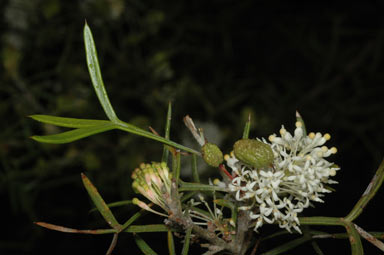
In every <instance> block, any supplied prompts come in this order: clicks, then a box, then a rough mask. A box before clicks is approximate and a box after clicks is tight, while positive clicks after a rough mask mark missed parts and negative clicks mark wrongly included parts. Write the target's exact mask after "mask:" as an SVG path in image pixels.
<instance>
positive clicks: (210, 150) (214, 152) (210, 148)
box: [201, 143, 224, 167]
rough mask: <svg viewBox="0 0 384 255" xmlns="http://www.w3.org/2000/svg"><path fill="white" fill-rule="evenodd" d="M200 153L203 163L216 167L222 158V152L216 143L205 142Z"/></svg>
mask: <svg viewBox="0 0 384 255" xmlns="http://www.w3.org/2000/svg"><path fill="white" fill-rule="evenodd" d="M201 153H202V154H203V159H204V161H205V163H207V164H208V165H210V166H213V167H218V166H219V165H220V164H221V163H222V162H223V160H224V157H223V153H222V152H221V150H220V149H219V147H217V145H216V144H213V143H206V144H204V145H203V147H201Z"/></svg>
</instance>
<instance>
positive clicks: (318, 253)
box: [311, 241, 324, 255]
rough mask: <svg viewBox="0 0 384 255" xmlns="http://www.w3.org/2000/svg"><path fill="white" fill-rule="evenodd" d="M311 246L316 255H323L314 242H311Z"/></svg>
mask: <svg viewBox="0 0 384 255" xmlns="http://www.w3.org/2000/svg"><path fill="white" fill-rule="evenodd" d="M311 244H312V247H313V249H314V250H315V252H316V254H317V255H324V252H323V251H322V250H321V249H320V246H319V245H318V244H317V242H316V241H312V242H311Z"/></svg>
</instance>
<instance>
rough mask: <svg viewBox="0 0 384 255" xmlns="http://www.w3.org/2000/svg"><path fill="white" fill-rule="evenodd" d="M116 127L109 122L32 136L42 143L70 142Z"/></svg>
mask: <svg viewBox="0 0 384 255" xmlns="http://www.w3.org/2000/svg"><path fill="white" fill-rule="evenodd" d="M114 128H116V126H115V125H114V124H112V123H108V124H103V125H100V126H92V127H87V128H78V129H74V130H70V131H66V132H63V133H60V134H55V135H44V136H32V137H31V138H32V139H34V140H35V141H38V142H41V143H54V144H61V143H70V142H73V141H76V140H79V139H81V138H84V137H88V136H91V135H94V134H98V133H101V132H105V131H108V130H112V129H114Z"/></svg>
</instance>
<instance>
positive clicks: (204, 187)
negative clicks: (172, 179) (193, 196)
mask: <svg viewBox="0 0 384 255" xmlns="http://www.w3.org/2000/svg"><path fill="white" fill-rule="evenodd" d="M179 191H224V192H228V190H227V189H226V188H223V187H219V186H215V185H208V184H202V183H192V182H181V183H180V188H179Z"/></svg>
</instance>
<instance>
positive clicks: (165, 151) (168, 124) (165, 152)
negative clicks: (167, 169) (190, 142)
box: [161, 102, 172, 163]
mask: <svg viewBox="0 0 384 255" xmlns="http://www.w3.org/2000/svg"><path fill="white" fill-rule="evenodd" d="M171 119H172V104H171V102H169V103H168V111H167V119H166V122H165V123H166V124H165V134H164V137H165V139H168V140H169V135H170V132H171ZM167 147H168V146H165V145H164V149H163V156H162V158H161V161H162V162H165V163H167V162H168V155H169V151H168V148H167Z"/></svg>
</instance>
